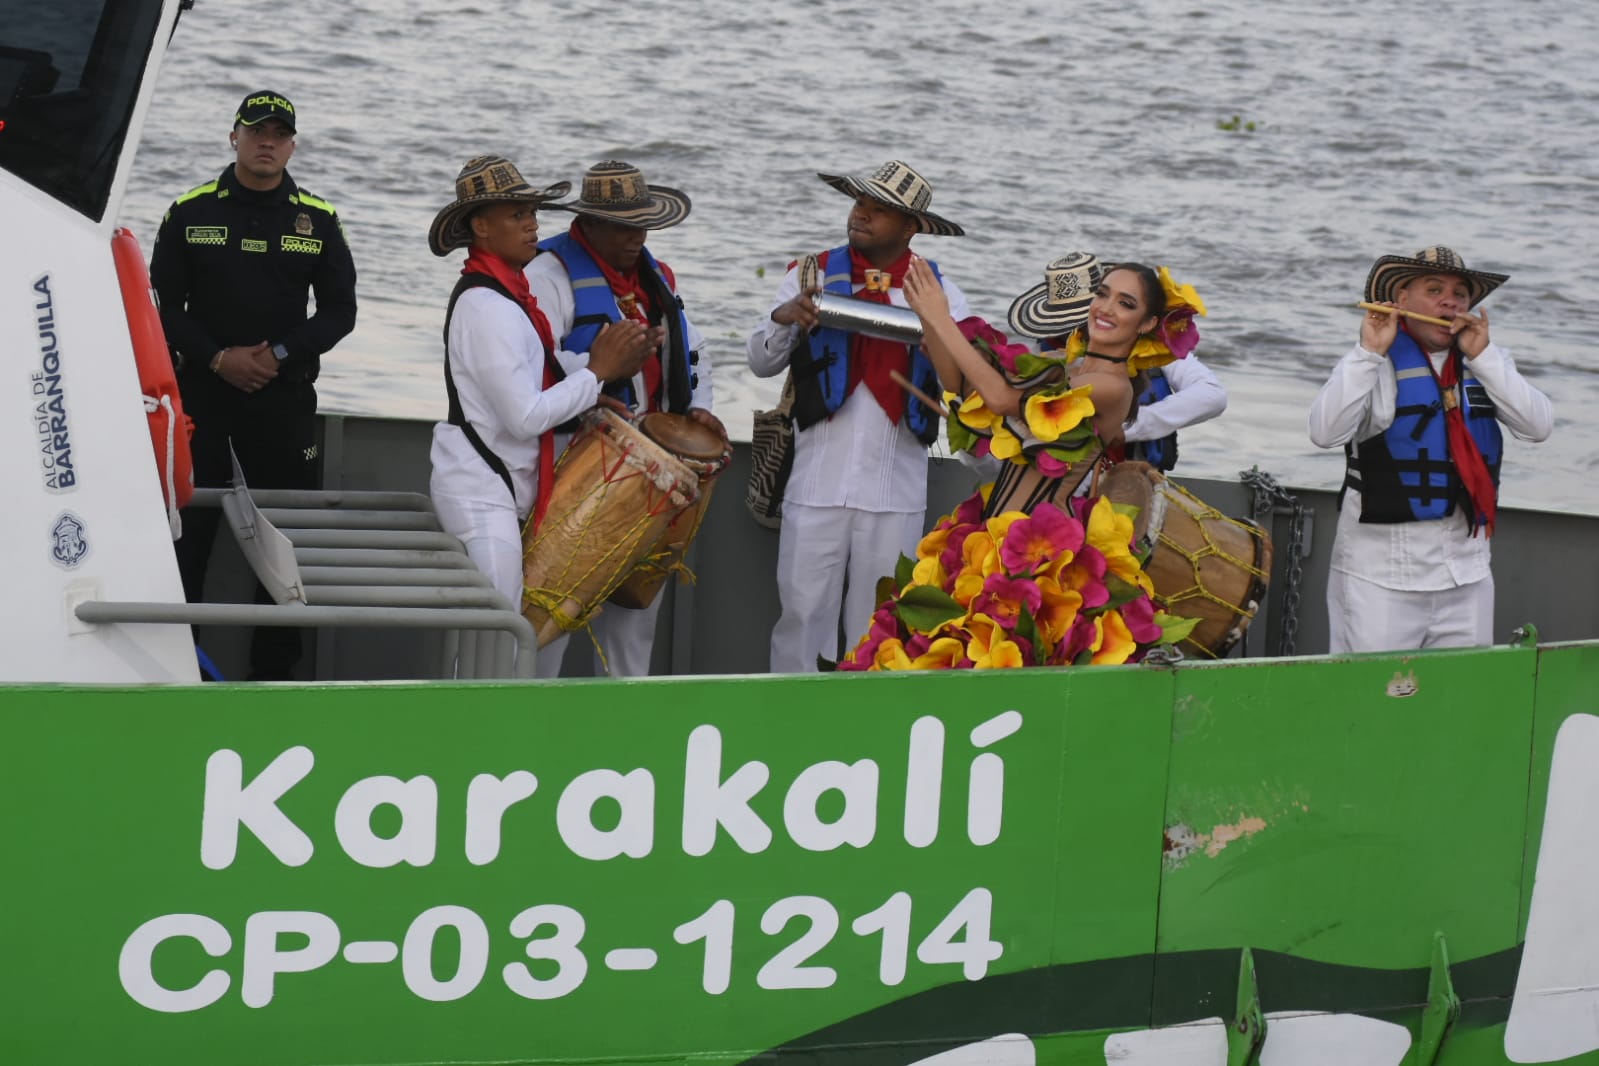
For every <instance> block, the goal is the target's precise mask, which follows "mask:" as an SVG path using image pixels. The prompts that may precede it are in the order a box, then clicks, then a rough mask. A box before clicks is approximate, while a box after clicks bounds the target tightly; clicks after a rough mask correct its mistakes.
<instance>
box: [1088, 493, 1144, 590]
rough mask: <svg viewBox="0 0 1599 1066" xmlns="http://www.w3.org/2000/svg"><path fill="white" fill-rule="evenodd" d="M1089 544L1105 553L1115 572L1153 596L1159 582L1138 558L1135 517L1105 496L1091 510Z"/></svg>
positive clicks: (1109, 564) (1109, 567)
mask: <svg viewBox="0 0 1599 1066" xmlns="http://www.w3.org/2000/svg"><path fill="white" fill-rule="evenodd" d="M1087 532H1088V543H1090V544H1092V545H1093V546H1094V547H1096V548H1098V549H1099V551H1100V554H1102V555H1104V556H1105V565H1106V567H1107V568H1108V569H1109V570H1110V572H1111V573H1113V574H1115V575H1116V576H1117V577H1119V578H1121V579H1122V580H1123V581H1126V582H1127V583H1128V584H1131V585H1137V586H1138V587H1139V588H1141V589H1143V590H1144V591H1145V592H1146V593H1148V594H1149V595H1151V596H1153V595H1154V594H1155V585H1154V583H1153V582H1152V581H1150V579H1149V575H1148V574H1146V573H1144V568H1143V566H1141V565H1140V564H1139V562H1138V557H1137V556H1135V555H1134V554H1133V551H1132V546H1131V545H1132V539H1133V520H1132V519H1131V518H1128V517H1127V516H1126V515H1124V514H1122V513H1121V512H1119V511H1117V510H1116V508H1114V507H1112V506H1111V503H1110V500H1108V499H1106V498H1105V497H1104V496H1101V497H1100V498H1099V500H1098V501H1097V502H1096V503H1095V504H1094V509H1093V510H1092V511H1090V512H1088V530H1087Z"/></svg>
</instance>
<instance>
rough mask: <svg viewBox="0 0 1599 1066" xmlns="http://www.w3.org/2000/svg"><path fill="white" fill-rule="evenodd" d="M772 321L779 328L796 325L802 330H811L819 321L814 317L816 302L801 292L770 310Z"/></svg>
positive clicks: (808, 294) (809, 295) (806, 293)
mask: <svg viewBox="0 0 1599 1066" xmlns="http://www.w3.org/2000/svg"><path fill="white" fill-rule="evenodd" d="M772 321H773V322H776V323H777V324H778V325H780V326H793V325H797V326H799V327H800V328H801V329H804V330H813V329H815V328H816V323H817V322H818V321H819V320H818V318H817V316H816V301H815V300H813V299H812V298H811V294H810V293H808V292H802V293H800V294H799V295H798V296H796V297H794V298H793V299H792V300H790V301H788V303H785V304H779V305H778V306H777V307H775V308H773V309H772Z"/></svg>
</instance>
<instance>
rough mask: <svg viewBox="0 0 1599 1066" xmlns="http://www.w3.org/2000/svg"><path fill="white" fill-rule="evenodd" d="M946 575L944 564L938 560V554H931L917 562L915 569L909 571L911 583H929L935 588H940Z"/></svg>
mask: <svg viewBox="0 0 1599 1066" xmlns="http://www.w3.org/2000/svg"><path fill="white" fill-rule="evenodd" d="M946 576H947V575H946V574H945V573H944V564H943V563H942V562H940V561H939V558H938V556H936V555H933V556H929V557H928V558H925V559H921V560H919V561H918V562H917V564H916V569H915V570H913V571H911V584H913V585H931V586H932V587H933V588H935V589H941V588H943V587H944V579H945V577H946Z"/></svg>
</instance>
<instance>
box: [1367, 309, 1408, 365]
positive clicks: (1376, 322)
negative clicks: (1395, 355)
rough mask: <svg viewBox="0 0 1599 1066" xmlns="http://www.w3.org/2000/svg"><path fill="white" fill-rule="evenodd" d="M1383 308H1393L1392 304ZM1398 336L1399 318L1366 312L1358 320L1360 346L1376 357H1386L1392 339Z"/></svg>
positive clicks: (1392, 341)
mask: <svg viewBox="0 0 1599 1066" xmlns="http://www.w3.org/2000/svg"><path fill="white" fill-rule="evenodd" d="M1383 306H1384V307H1392V306H1394V305H1393V304H1392V303H1388V304H1384V305H1383ZM1398 335H1399V316H1398V315H1391V314H1387V313H1385V312H1382V311H1367V312H1366V317H1365V318H1363V319H1361V320H1360V346H1361V347H1362V348H1364V349H1366V351H1368V352H1373V353H1375V354H1377V355H1387V354H1388V349H1389V347H1390V346H1391V345H1392V344H1393V343H1394V338H1395V337H1397V336H1398Z"/></svg>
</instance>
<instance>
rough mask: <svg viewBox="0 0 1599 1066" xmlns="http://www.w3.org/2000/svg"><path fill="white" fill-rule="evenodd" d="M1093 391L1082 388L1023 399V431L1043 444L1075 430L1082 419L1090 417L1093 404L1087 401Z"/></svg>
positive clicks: (1083, 386)
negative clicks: (1025, 425) (1029, 431)
mask: <svg viewBox="0 0 1599 1066" xmlns="http://www.w3.org/2000/svg"><path fill="white" fill-rule="evenodd" d="M1093 391H1094V387H1093V386H1092V385H1082V386H1079V387H1078V388H1075V389H1065V390H1060V391H1056V390H1050V391H1049V392H1038V393H1034V394H1033V395H1031V396H1029V397H1027V404H1026V407H1025V414H1026V416H1027V428H1028V429H1030V430H1032V431H1033V436H1035V437H1037V438H1038V439H1039V440H1041V441H1044V442H1046V443H1047V442H1050V441H1055V440H1059V439H1060V438H1061V437H1062V436H1064V435H1065V434H1067V433H1070V432H1071V431H1072V430H1074V429H1076V428H1077V426H1078V425H1079V424H1080V423H1081V422H1082V421H1083V419H1085V418H1092V417H1093V416H1094V401H1092V400H1090V399H1089V398H1088V397H1089V394H1090V393H1092V392H1093Z"/></svg>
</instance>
